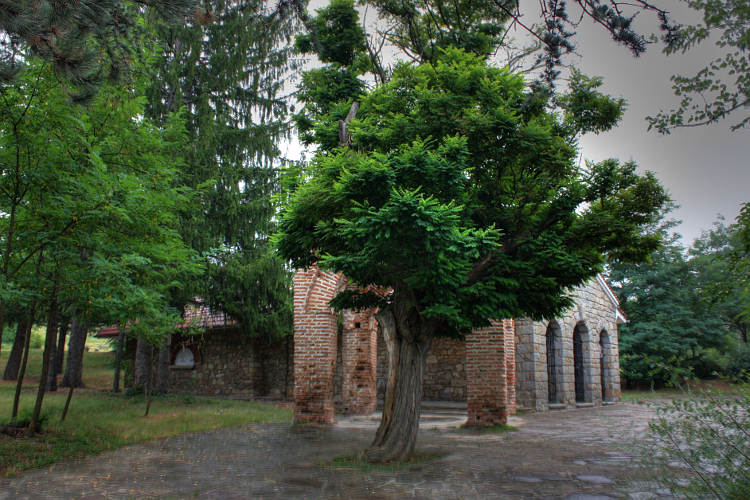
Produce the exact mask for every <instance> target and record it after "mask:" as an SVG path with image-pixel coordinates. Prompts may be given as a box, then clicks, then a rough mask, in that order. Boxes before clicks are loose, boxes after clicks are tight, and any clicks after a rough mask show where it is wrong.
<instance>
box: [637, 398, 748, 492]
mask: <svg viewBox="0 0 750 500" xmlns="http://www.w3.org/2000/svg"><path fill="white" fill-rule="evenodd" d="M657 412H658V413H657V418H655V419H654V420H652V421H651V422H650V423H649V430H648V439H646V440H644V441H642V443H645V444H642V445H641V447H642V451H643V456H644V461H645V463H646V466H647V467H649V468H650V469H651V470H652V471H654V472H655V473H656V480H657V481H659V482H661V483H663V484H665V486H667V487H668V488H669V489H670V490H671V491H672V492H673V493H674V494H676V495H677V496H678V497H686V498H718V499H727V500H740V499H747V498H750V389H749V388H748V387H745V388H742V389H739V394H737V395H735V396H732V397H726V396H721V397H719V396H716V395H714V394H712V393H710V392H703V393H701V394H689V397H688V398H687V399H680V400H674V401H672V403H671V404H669V405H666V406H663V407H660V408H659V409H658V410H657ZM675 463H679V464H680V465H681V466H683V467H684V470H685V472H686V474H687V477H685V476H684V475H681V474H676V473H675V472H676V471H675V468H674V464H675Z"/></svg>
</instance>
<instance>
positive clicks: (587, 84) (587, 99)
mask: <svg viewBox="0 0 750 500" xmlns="http://www.w3.org/2000/svg"><path fill="white" fill-rule="evenodd" d="M602 83H603V79H602V78H600V77H593V78H592V77H588V76H586V75H584V74H582V73H581V72H580V71H578V70H577V69H575V68H573V69H572V71H571V75H570V82H569V85H568V86H569V93H568V94H567V95H564V96H562V97H561V98H559V99H558V102H559V104H560V106H561V107H562V108H563V109H565V121H566V122H568V123H570V126H571V127H573V129H574V130H576V131H578V132H580V133H584V134H585V133H588V132H594V133H597V134H598V133H599V132H601V131H604V130H609V129H611V128H612V124H613V123H618V122H619V121H620V117H621V116H622V113H623V111H624V108H625V100H624V99H622V98H620V99H617V100H615V99H612V98H611V97H609V96H608V95H605V94H602V93H601V92H599V91H598V90H597V89H598V88H599V87H601V86H602Z"/></svg>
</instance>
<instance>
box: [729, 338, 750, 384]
mask: <svg viewBox="0 0 750 500" xmlns="http://www.w3.org/2000/svg"><path fill="white" fill-rule="evenodd" d="M726 375H727V377H730V378H731V379H732V380H744V381H746V382H748V381H750V345H748V344H741V345H739V346H738V347H737V348H736V349H735V350H733V351H732V352H730V354H729V361H728V363H727V367H726Z"/></svg>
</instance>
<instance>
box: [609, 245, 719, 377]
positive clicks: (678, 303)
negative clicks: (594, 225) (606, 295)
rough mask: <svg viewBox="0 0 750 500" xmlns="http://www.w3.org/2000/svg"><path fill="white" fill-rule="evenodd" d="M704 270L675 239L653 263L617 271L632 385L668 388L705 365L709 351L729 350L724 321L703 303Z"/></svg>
mask: <svg viewBox="0 0 750 500" xmlns="http://www.w3.org/2000/svg"><path fill="white" fill-rule="evenodd" d="M698 264H700V262H698V261H695V262H693V261H692V260H690V261H688V260H687V258H686V256H685V252H684V249H683V248H682V247H681V246H679V245H678V244H677V242H676V240H675V238H673V239H672V240H671V241H670V242H668V244H667V245H666V246H665V247H664V248H663V249H661V250H659V251H657V252H654V253H653V254H652V256H651V261H650V262H648V263H643V264H637V265H633V264H615V265H613V266H612V269H611V272H610V275H609V276H610V280H611V283H612V285H613V288H614V289H615V291H616V292H617V294H618V296H619V298H620V303H621V305H622V308H623V310H624V311H625V314H626V315H627V316H628V323H627V324H625V325H621V326H620V328H619V342H620V360H621V369H622V374H623V377H624V378H625V379H627V380H628V381H629V382H636V383H642V384H653V383H655V384H657V385H662V384H664V383H666V382H668V381H670V380H671V375H672V373H673V372H674V371H675V370H677V371H679V372H680V374H682V375H685V374H686V371H689V370H690V369H691V368H694V367H696V366H697V364H699V363H701V359H702V358H703V357H704V355H705V349H707V348H711V347H725V346H726V343H727V340H728V337H729V331H728V329H727V328H726V326H725V323H724V321H723V320H722V318H720V317H719V316H718V315H717V314H716V313H715V312H714V311H713V310H712V308H711V307H710V305H709V304H708V303H707V302H706V301H705V300H703V299H702V297H701V294H700V290H701V288H700V283H699V278H698V271H699V268H698V267H697V265H698Z"/></svg>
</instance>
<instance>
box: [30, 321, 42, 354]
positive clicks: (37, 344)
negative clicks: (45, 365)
mask: <svg viewBox="0 0 750 500" xmlns="http://www.w3.org/2000/svg"><path fill="white" fill-rule="evenodd" d="M45 335H46V333H45V330H44V328H43V327H41V326H35V327H34V328H32V329H31V344H30V346H31V348H32V349H41V348H42V347H44V337H45Z"/></svg>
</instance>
